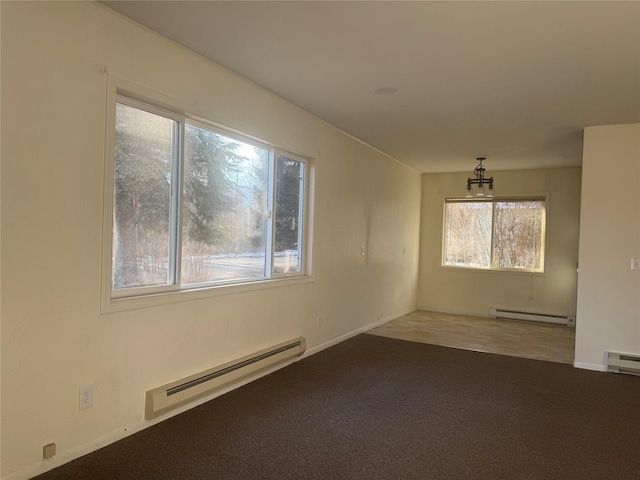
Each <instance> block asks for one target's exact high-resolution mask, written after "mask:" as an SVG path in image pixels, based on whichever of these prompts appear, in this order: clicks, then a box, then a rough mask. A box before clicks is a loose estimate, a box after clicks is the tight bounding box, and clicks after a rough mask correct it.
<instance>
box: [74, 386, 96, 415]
mask: <svg viewBox="0 0 640 480" xmlns="http://www.w3.org/2000/svg"><path fill="white" fill-rule="evenodd" d="M89 407H93V385H82V386H81V387H80V388H79V389H78V410H84V409H85V408H89Z"/></svg>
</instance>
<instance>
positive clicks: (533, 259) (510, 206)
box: [493, 200, 544, 270]
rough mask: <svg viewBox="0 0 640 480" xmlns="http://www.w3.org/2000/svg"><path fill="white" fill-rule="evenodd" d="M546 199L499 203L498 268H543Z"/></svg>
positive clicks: (496, 230)
mask: <svg viewBox="0 0 640 480" xmlns="http://www.w3.org/2000/svg"><path fill="white" fill-rule="evenodd" d="M543 222H544V201H541V200H536V201H520V202H513V201H511V202H496V216H495V226H494V240H493V263H494V267H496V268H524V269H532V270H541V267H542V265H541V261H542V232H543Z"/></svg>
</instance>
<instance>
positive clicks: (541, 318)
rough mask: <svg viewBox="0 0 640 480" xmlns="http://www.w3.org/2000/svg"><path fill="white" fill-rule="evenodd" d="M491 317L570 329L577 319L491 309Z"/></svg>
mask: <svg viewBox="0 0 640 480" xmlns="http://www.w3.org/2000/svg"><path fill="white" fill-rule="evenodd" d="M489 317H491V318H508V319H511V320H525V321H528V322H542V323H553V324H556V325H566V326H568V327H575V326H576V317H564V316H561V315H548V314H544V313H530V312H518V311H515V310H502V309H499V308H490V309H489Z"/></svg>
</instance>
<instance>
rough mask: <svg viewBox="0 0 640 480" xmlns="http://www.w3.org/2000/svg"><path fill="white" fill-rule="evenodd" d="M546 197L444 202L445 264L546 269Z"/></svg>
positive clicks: (486, 267)
mask: <svg viewBox="0 0 640 480" xmlns="http://www.w3.org/2000/svg"><path fill="white" fill-rule="evenodd" d="M545 218H546V215H545V199H544V198H519V199H500V198H495V199H492V200H482V201H476V200H473V201H468V200H461V199H460V200H459V199H446V200H445V225H444V241H443V250H444V251H443V265H445V266H451V267H465V268H480V269H494V270H524V271H531V272H542V271H544V233H545Z"/></svg>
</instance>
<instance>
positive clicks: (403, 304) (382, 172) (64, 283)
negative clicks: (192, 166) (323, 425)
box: [1, 2, 421, 478]
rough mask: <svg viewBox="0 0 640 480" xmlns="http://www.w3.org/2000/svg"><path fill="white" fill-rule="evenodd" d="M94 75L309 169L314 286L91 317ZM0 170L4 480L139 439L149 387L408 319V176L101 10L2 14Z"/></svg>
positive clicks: (415, 179) (98, 163) (97, 272)
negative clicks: (268, 146)
mask: <svg viewBox="0 0 640 480" xmlns="http://www.w3.org/2000/svg"><path fill="white" fill-rule="evenodd" d="M105 71H108V72H109V73H110V74H114V75H117V76H120V77H124V78H126V79H128V80H130V81H133V82H136V83H138V84H140V85H142V86H144V87H146V88H151V89H154V90H156V91H158V92H160V93H162V94H164V95H167V98H173V99H174V100H175V101H177V102H180V103H183V104H187V105H189V106H190V110H191V111H192V113H195V114H199V115H202V116H204V117H207V118H209V119H211V120H213V121H216V122H219V123H221V124H224V125H226V126H228V127H231V128H234V129H237V130H240V131H243V132H245V133H247V134H250V135H253V136H255V137H258V138H262V139H265V140H268V141H270V142H273V143H275V144H279V145H281V146H283V147H285V148H290V149H293V150H295V151H300V152H302V153H307V154H309V155H311V156H313V157H314V158H315V162H316V185H315V232H314V244H313V254H314V273H315V280H316V281H315V282H314V283H309V284H303V285H297V286H288V287H281V288H270V289H265V290H257V291H252V292H245V293H242V294H231V295H222V296H215V297H209V298H204V299H201V300H194V301H187V302H181V303H174V304H170V305H163V306H161V307H151V308H144V309H139V310H132V311H126V312H120V313H111V314H106V315H101V314H100V278H101V241H102V237H103V233H102V212H103V204H102V201H103V200H102V199H103V194H102V188H103V183H104V178H103V171H104V150H105V109H106V98H105V95H106V81H107V75H106V74H105ZM2 160H3V164H2V228H1V231H2V252H1V254H2V476H3V478H9V476H10V477H11V478H25V477H26V476H28V475H30V474H34V473H38V472H39V471H43V470H45V469H48V468H51V467H53V466H55V465H56V464H57V463H59V462H60V461H61V459H67V460H68V459H69V458H70V457H72V456H73V455H77V454H80V453H85V452H86V451H87V450H89V449H91V448H95V447H96V446H98V445H101V444H102V443H105V442H108V441H111V440H114V439H116V438H120V437H122V436H124V435H126V433H125V430H128V431H132V430H135V429H139V428H141V427H143V426H145V425H146V423H145V422H144V421H143V410H144V405H143V403H144V392H145V391H146V390H148V389H150V388H153V387H156V386H158V385H161V384H164V383H166V382H169V381H172V380H175V379H178V378H181V377H183V376H185V375H187V374H191V373H194V372H198V371H201V370H203V369H205V368H208V367H211V366H214V365H217V364H220V363H222V362H225V361H229V360H232V359H233V358H236V357H239V356H242V355H245V354H248V353H250V352H252V351H256V350H258V349H261V348H264V347H267V346H269V345H272V344H275V343H277V342H280V341H283V340H286V339H289V338H291V337H295V336H298V335H301V336H304V337H306V338H307V341H308V347H309V348H311V349H313V348H316V347H320V346H322V345H326V344H327V342H330V341H332V340H334V339H336V338H339V337H341V336H343V335H348V334H349V333H352V332H355V331H357V330H359V329H363V328H366V327H367V326H369V325H372V324H374V323H376V322H378V321H380V320H385V319H391V318H394V317H396V316H399V315H402V314H405V313H408V312H410V311H412V310H414V309H415V307H416V304H417V303H416V285H417V268H418V253H417V252H418V237H419V209H420V188H421V185H420V175H419V174H418V173H417V172H415V171H413V170H411V169H409V168H408V167H406V166H403V165H401V164H399V163H398V162H396V161H394V160H392V159H389V158H388V157H385V156H384V155H382V154H380V153H378V152H376V151H375V150H373V149H371V148H369V147H367V146H365V145H363V144H361V143H359V142H357V141H355V140H353V139H352V138H350V137H348V136H347V135H345V134H343V133H341V132H339V131H338V130H336V129H334V128H333V127H330V126H329V125H327V124H325V123H324V122H322V121H320V120H318V119H317V118H315V117H313V116H311V115H309V114H307V113H306V112H303V111H301V110H300V109H298V108H297V107H295V106H293V105H291V104H289V103H287V102H285V101H283V100H281V99H280V98H278V97H276V96H274V95H272V94H270V93H268V92H266V91H264V90H262V89H260V88H258V87H257V86H255V85H254V84H252V83H250V82H248V81H246V80H243V79H242V78H239V77H238V76H235V75H233V74H231V73H229V72H228V71H226V70H224V69H222V68H220V67H218V66H216V65H215V64H212V63H211V62H208V61H206V60H204V59H203V58H201V57H199V56H197V55H195V54H193V53H191V52H189V51H187V50H185V49H183V48H181V47H178V46H176V45H175V44H173V43H171V42H168V41H166V40H165V39H163V38H162V37H159V36H158V35H156V34H154V33H152V32H150V31H148V30H146V29H144V28H142V27H140V26H139V25H137V24H135V23H133V22H131V21H129V20H127V19H125V18H123V17H120V16H119V15H117V14H115V13H113V12H112V11H111V10H109V9H107V8H105V7H103V6H102V5H99V4H96V3H84V2H83V3H75V2H68V3H66V2H42V3H40V2H38V3H34V2H2ZM363 244H365V245H367V246H368V255H367V256H366V257H361V255H360V247H361V245H363ZM319 315H321V316H322V317H323V325H322V328H320V329H318V328H317V326H316V318H317V316H319ZM83 384H93V385H94V386H95V399H94V406H93V407H92V408H90V409H88V410H83V411H78V408H77V403H78V401H77V395H78V386H80V385H83ZM49 442H56V443H57V447H58V455H57V456H56V457H54V458H52V459H51V460H47V461H42V459H41V456H42V446H43V445H44V444H47V443H49ZM70 452H71V453H70Z"/></svg>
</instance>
